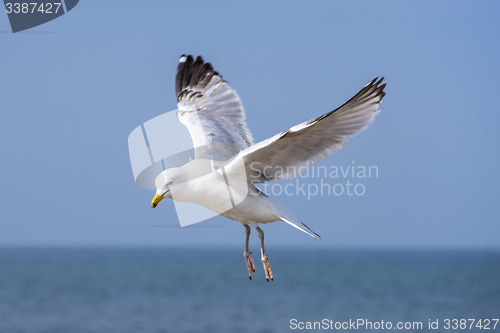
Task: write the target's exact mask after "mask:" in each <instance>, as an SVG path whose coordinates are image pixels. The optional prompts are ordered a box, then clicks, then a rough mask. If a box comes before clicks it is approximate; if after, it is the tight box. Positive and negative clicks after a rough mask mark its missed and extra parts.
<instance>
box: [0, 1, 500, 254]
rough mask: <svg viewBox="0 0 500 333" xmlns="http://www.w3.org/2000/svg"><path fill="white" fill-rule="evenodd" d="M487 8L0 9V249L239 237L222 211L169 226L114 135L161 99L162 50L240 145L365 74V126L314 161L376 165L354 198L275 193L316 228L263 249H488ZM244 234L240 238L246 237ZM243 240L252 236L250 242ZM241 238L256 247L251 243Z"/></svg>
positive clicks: (491, 54) (357, 83)
mask: <svg viewBox="0 0 500 333" xmlns="http://www.w3.org/2000/svg"><path fill="white" fill-rule="evenodd" d="M499 10H500V3H498V2H497V1H482V2H479V3H472V2H466V1H440V2H432V1H421V2H418V3H409V2H400V1H384V2H373V1H357V2H346V1H314V2H313V1H310V2H301V1H295V2H293V1H287V2H284V1H282V2H275V3H268V2H252V3H248V2H247V3H235V2H229V1H227V2H216V3H202V2H199V3H198V2H182V3H181V2H176V3H170V2H166V1H150V2H147V3H137V2H124V1H105V2H103V1H82V2H80V3H79V4H78V6H77V7H75V8H74V9H73V10H72V11H71V12H70V13H68V14H66V15H64V16H62V17H60V18H58V19H56V20H54V21H52V22H49V23H47V24H45V25H42V26H40V27H37V28H34V29H31V30H28V31H26V32H21V33H17V34H12V33H10V32H9V31H10V27H9V24H8V21H7V15H1V14H0V32H1V33H0V59H1V61H0V73H1V76H0V89H1V91H2V94H1V98H0V109H1V113H0V115H1V116H0V117H1V123H2V124H3V129H2V131H0V151H1V154H2V163H1V167H0V168H1V171H2V180H1V190H0V191H1V192H0V202H1V204H0V205H1V210H2V218H1V222H0V245H29V244H34V245H72V244H74V245H154V246H156V245H168V246H170V245H172V246H174V245H183V246H189V247H195V246H241V247H242V248H243V240H244V232H243V227H241V226H240V225H238V224H237V223H235V222H232V221H229V220H226V219H224V218H222V217H217V218H214V219H212V220H210V221H207V222H206V223H202V224H199V225H196V226H194V227H187V228H180V227H175V226H176V225H177V226H178V223H177V218H176V215H175V210H174V206H173V204H172V202H162V203H161V204H160V206H159V207H158V208H157V209H156V210H155V211H151V208H150V202H151V198H152V196H153V195H154V191H148V190H143V189H140V188H138V187H137V186H136V185H135V184H134V180H133V176H132V171H131V167H130V162H129V156H128V148H127V137H128V134H129V133H130V132H131V131H132V130H133V129H134V128H135V127H136V126H138V125H139V124H141V123H142V122H144V121H146V120H148V119H151V118H153V117H155V116H157V115H159V114H161V113H164V112H166V111H170V110H173V109H175V108H176V98H175V89H174V79H175V71H176V66H177V60H178V58H179V56H180V55H181V54H183V53H191V54H195V55H197V54H201V55H203V56H204V58H205V59H206V60H207V61H210V62H211V63H212V64H213V65H214V67H215V68H216V70H217V71H219V72H220V73H221V74H222V75H223V76H224V78H225V79H226V80H228V81H229V82H230V83H231V85H232V86H233V87H234V88H235V89H236V90H237V91H238V93H239V95H240V97H241V98H242V100H243V103H244V105H245V108H246V112H247V120H248V125H249V127H250V129H251V130H252V132H253V135H254V137H255V139H256V141H260V140H263V139H266V138H268V137H270V136H272V135H274V134H276V133H278V132H279V131H282V130H285V129H287V128H288V127H290V126H293V125H295V124H298V123H300V122H303V121H305V120H309V119H311V118H314V117H316V116H319V115H321V114H323V113H326V112H328V111H330V110H332V109H333V108H336V107H338V106H339V105H341V104H342V103H343V102H345V101H346V100H347V99H349V98H350V97H351V96H352V95H353V94H354V93H356V92H357V91H358V90H359V89H360V88H362V87H363V86H364V85H365V84H366V83H367V82H369V81H370V80H371V79H372V78H374V77H375V76H382V75H383V76H385V77H386V81H387V83H388V86H387V96H386V97H385V99H384V103H383V105H382V113H381V114H380V115H379V117H378V118H377V120H376V121H375V123H373V124H372V125H371V126H370V128H369V129H368V130H367V131H365V132H363V133H361V134H360V135H358V136H356V137H354V138H352V139H351V140H350V144H349V145H348V146H347V147H346V148H344V149H343V150H342V151H341V152H339V153H337V154H335V155H332V156H331V157H329V158H328V159H327V160H325V161H324V162H323V165H327V166H330V165H344V166H347V165H350V164H352V161H354V162H355V163H356V164H357V165H376V166H378V169H379V177H378V178H377V179H371V180H369V181H366V183H365V185H366V193H365V195H363V196H361V197H347V196H342V197H335V196H316V197H313V198H311V199H310V200H307V198H304V197H303V196H292V197H286V196H280V197H279V198H278V199H279V200H280V201H281V202H282V203H283V204H285V205H286V206H287V207H289V208H290V209H291V210H292V211H293V212H294V213H295V214H296V215H297V216H298V217H299V218H300V219H301V220H302V221H304V222H305V223H306V224H307V225H309V226H310V227H311V228H312V229H313V230H315V231H316V232H318V233H319V234H321V235H322V236H323V237H324V240H322V241H315V240H313V239H312V238H310V237H309V236H307V235H305V234H303V233H301V232H299V231H297V230H295V229H293V228H291V227H289V226H287V225H285V224H284V223H274V224H271V225H267V226H265V227H264V230H265V231H266V238H267V242H268V244H269V245H268V247H269V248H272V246H307V247H317V248H322V247H332V246H348V247H424V248H427V247H464V248H475V247H489V248H490V247H494V248H499V247H500V238H499V237H498V236H499V235H500V223H499V221H500V213H499V209H498V203H497V201H498V198H499V197H498V192H497V191H498V188H499V187H500V186H499V185H500V177H499V175H498V170H499V169H500V160H499V158H498V143H499V142H500V140H499V139H500V134H499V133H500V131H498V128H497V126H498V124H499V123H500V112H499V111H500V110H499V106H498V102H497V101H496V99H497V96H498V92H497V89H498V77H499V76H500V62H499V60H498V54H500V23H499V21H498V15H497V14H498V13H499ZM254 236H255V235H254ZM255 238H257V237H255ZM252 241H253V242H255V243H253V244H255V245H256V244H257V240H256V239H253V240H252Z"/></svg>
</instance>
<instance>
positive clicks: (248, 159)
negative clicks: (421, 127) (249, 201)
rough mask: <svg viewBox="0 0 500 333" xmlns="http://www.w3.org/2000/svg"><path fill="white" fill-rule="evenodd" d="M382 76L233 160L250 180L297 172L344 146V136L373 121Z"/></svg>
mask: <svg viewBox="0 0 500 333" xmlns="http://www.w3.org/2000/svg"><path fill="white" fill-rule="evenodd" d="M383 79H384V78H382V79H380V80H378V78H375V79H374V80H373V81H371V82H370V83H369V84H367V85H366V86H365V87H364V88H363V89H361V90H360V91H359V92H358V93H357V94H356V95H354V97H352V98H351V99H350V100H349V101H348V102H346V103H345V104H344V105H342V106H341V107H339V108H337V109H335V110H333V111H331V112H328V113H326V114H324V115H322V116H320V117H318V118H315V119H312V120H310V121H307V122H304V123H302V124H299V125H296V126H294V127H292V128H290V129H288V130H286V131H284V132H281V133H279V134H277V135H275V136H273V137H271V138H269V139H267V140H264V141H261V142H259V143H257V144H255V145H253V146H252V147H249V148H247V149H245V150H243V151H242V152H241V153H240V154H238V156H236V157H235V158H234V160H236V159H239V158H242V159H243V160H244V164H245V169H246V173H247V179H248V181H249V182H252V183H264V182H269V181H273V180H277V179H282V178H293V177H296V176H298V175H299V173H300V172H301V169H303V168H305V167H310V166H311V165H314V164H315V163H318V162H320V161H321V160H323V159H324V158H326V157H327V156H329V155H331V154H333V153H334V152H336V151H338V150H339V149H341V148H342V147H343V146H345V145H346V144H347V143H348V142H347V140H346V139H345V137H346V136H353V135H356V134H358V133H359V132H360V131H362V130H364V129H366V127H367V126H368V125H369V124H370V123H371V122H373V120H374V119H375V116H377V115H378V114H379V113H380V110H379V108H380V104H381V101H382V98H383V97H384V96H385V92H384V88H385V86H386V84H385V83H384V84H382V85H381V83H382V81H383ZM377 80H378V81H377ZM234 160H233V161H234ZM230 163H233V162H230ZM233 164H235V163H233ZM235 172H236V170H235Z"/></svg>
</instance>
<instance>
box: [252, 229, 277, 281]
mask: <svg viewBox="0 0 500 333" xmlns="http://www.w3.org/2000/svg"><path fill="white" fill-rule="evenodd" d="M256 229H257V231H258V232H259V238H260V253H261V259H262V264H263V265H264V272H265V273H266V280H267V282H269V279H271V280H272V281H273V280H274V279H273V271H271V264H269V258H268V257H267V254H266V249H265V247H264V231H263V230H262V229H261V228H259V227H257V228H256Z"/></svg>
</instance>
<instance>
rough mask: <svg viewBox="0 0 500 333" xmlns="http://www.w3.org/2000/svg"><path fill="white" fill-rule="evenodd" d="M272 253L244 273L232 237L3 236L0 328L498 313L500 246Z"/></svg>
mask: <svg viewBox="0 0 500 333" xmlns="http://www.w3.org/2000/svg"><path fill="white" fill-rule="evenodd" d="M269 258H270V262H271V265H272V268H273V271H274V273H275V281H274V282H269V283H267V282H266V280H265V278H264V276H263V271H262V267H261V264H260V261H259V260H258V259H259V256H258V255H256V254H254V259H255V260H256V265H257V272H256V275H255V278H254V281H249V280H248V277H247V273H246V267H245V263H244V260H243V256H242V251H241V249H217V250H214V249H203V248H199V249H169V248H165V249H162V248H158V249H132V248H131V249H109V248H108V249H105V248H102V249H101V248H94V249H75V248H50V249H47V248H2V249H0V270H1V271H0V332H2V333H4V332H5V333H14V332H27V333H28V332H29V333H32V332H121V333H126V332H297V331H299V330H291V329H290V320H291V319H294V318H295V319H297V321H302V322H307V321H310V322H314V321H321V320H322V319H329V320H333V321H348V320H349V319H353V320H356V319H358V318H366V319H368V320H370V321H373V322H375V321H381V320H384V321H393V322H394V323H396V322H398V321H421V322H423V323H424V329H422V330H413V332H417V331H419V332H426V331H428V329H427V327H426V325H427V323H428V319H433V320H435V319H439V320H440V321H441V322H440V324H443V323H442V320H444V319H446V318H476V319H479V318H482V319H484V318H499V317H500V253H499V252H485V251H482V252H480V251H408V250H406V251H401V250H383V251H382V250H377V251H370V250H324V249H321V250H317V251H314V250H297V249H290V250H284V249H281V250H276V249H273V250H272V251H271V252H270V253H269ZM304 331H305V330H302V332H304ZM358 331H362V332H366V331H372V330H366V329H359V330H358ZM373 331H375V330H373ZM382 331H384V330H377V332H382ZM393 331H395V330H393ZM403 331H404V332H409V330H403ZM442 331H444V330H442V329H440V330H439V332H442ZM458 331H460V332H471V331H480V330H479V329H475V330H456V331H455V332H458ZM482 331H484V330H482ZM495 331H498V332H500V324H499V325H498V326H497V328H496V330H489V331H488V332H495ZM345 332H346V331H345ZM434 332H436V331H434ZM448 332H453V331H452V330H448Z"/></svg>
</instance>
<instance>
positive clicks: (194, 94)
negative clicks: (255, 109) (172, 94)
mask: <svg viewBox="0 0 500 333" xmlns="http://www.w3.org/2000/svg"><path fill="white" fill-rule="evenodd" d="M176 93H177V104H178V111H177V118H178V119H179V121H180V122H181V123H182V124H184V125H185V126H186V127H187V128H188V130H189V133H190V135H191V138H192V140H193V144H194V147H195V157H196V158H209V159H215V160H228V159H230V158H231V157H233V156H234V155H236V154H238V153H239V152H240V151H241V150H243V149H245V148H248V147H250V146H251V145H252V144H253V137H252V133H251V132H250V130H249V129H248V127H247V125H246V122H245V109H244V108H243V104H242V103H241V100H240V98H239V96H238V94H237V93H236V91H235V90H233V89H232V88H231V86H230V85H229V84H228V83H227V82H226V81H224V80H223V79H222V76H220V75H219V74H218V73H217V72H216V71H214V69H213V67H212V65H211V64H210V63H208V62H204V61H203V58H202V57H201V56H198V57H197V58H196V61H194V60H193V57H192V56H191V55H189V56H186V55H183V56H181V58H180V59H179V66H178V67H177V77H176Z"/></svg>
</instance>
